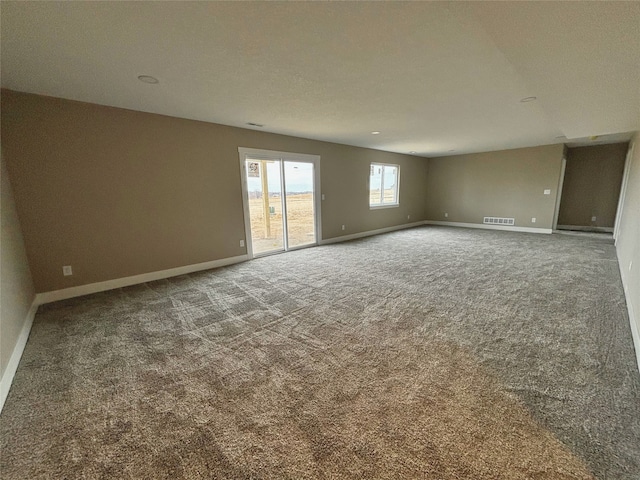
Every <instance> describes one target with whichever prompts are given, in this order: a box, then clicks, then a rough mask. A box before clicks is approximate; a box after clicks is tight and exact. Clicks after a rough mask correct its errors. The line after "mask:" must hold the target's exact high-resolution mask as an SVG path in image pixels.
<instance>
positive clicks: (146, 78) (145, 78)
mask: <svg viewBox="0 0 640 480" xmlns="http://www.w3.org/2000/svg"><path fill="white" fill-rule="evenodd" d="M138 80H140V81H141V82H144V83H150V84H152V85H155V84H156V83H160V80H158V79H157V78H156V77H152V76H151V75H138Z"/></svg>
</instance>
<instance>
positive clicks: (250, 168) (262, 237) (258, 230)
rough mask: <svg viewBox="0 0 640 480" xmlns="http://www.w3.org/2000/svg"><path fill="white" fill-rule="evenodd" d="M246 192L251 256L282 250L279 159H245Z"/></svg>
mask: <svg viewBox="0 0 640 480" xmlns="http://www.w3.org/2000/svg"><path fill="white" fill-rule="evenodd" d="M246 172H247V192H248V196H249V218H250V219H251V242H252V243H251V246H252V248H253V254H254V255H260V254H263V253H271V252H277V251H282V250H284V247H285V245H284V227H283V217H282V180H281V172H280V161H279V160H261V159H247V160H246Z"/></svg>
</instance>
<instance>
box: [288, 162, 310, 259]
mask: <svg viewBox="0 0 640 480" xmlns="http://www.w3.org/2000/svg"><path fill="white" fill-rule="evenodd" d="M313 179H314V176H313V163H307V162H288V161H285V162H284V185H285V188H286V196H285V198H286V210H287V240H288V242H287V243H288V248H295V247H300V246H303V245H310V244H314V243H316V222H315V212H314V194H315V192H314V190H313Z"/></svg>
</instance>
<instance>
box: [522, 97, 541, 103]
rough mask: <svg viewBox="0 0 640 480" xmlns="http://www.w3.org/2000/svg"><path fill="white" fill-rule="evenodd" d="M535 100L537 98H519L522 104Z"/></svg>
mask: <svg viewBox="0 0 640 480" xmlns="http://www.w3.org/2000/svg"><path fill="white" fill-rule="evenodd" d="M537 99H538V97H524V98H521V99H520V101H521V102H522V103H527V102H533V101H534V100H537Z"/></svg>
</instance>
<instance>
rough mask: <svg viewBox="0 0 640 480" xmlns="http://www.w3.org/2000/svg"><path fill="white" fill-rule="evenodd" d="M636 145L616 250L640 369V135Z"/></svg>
mask: <svg viewBox="0 0 640 480" xmlns="http://www.w3.org/2000/svg"><path fill="white" fill-rule="evenodd" d="M632 144H635V146H634V147H633V155H632V156H631V159H630V162H631V165H630V170H629V177H628V183H627V190H626V194H625V196H624V203H623V205H622V214H621V217H620V225H619V227H618V228H619V229H618V232H617V239H616V249H617V252H618V261H619V262H620V272H621V273H622V282H623V284H624V289H625V293H626V297H627V302H628V303H629V304H630V308H629V311H630V312H633V315H634V317H635V318H632V322H633V323H632V328H633V327H634V326H635V332H634V340H635V342H636V356H637V357H638V367H639V368H640V133H636V134H635V137H634V139H633V140H632Z"/></svg>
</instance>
